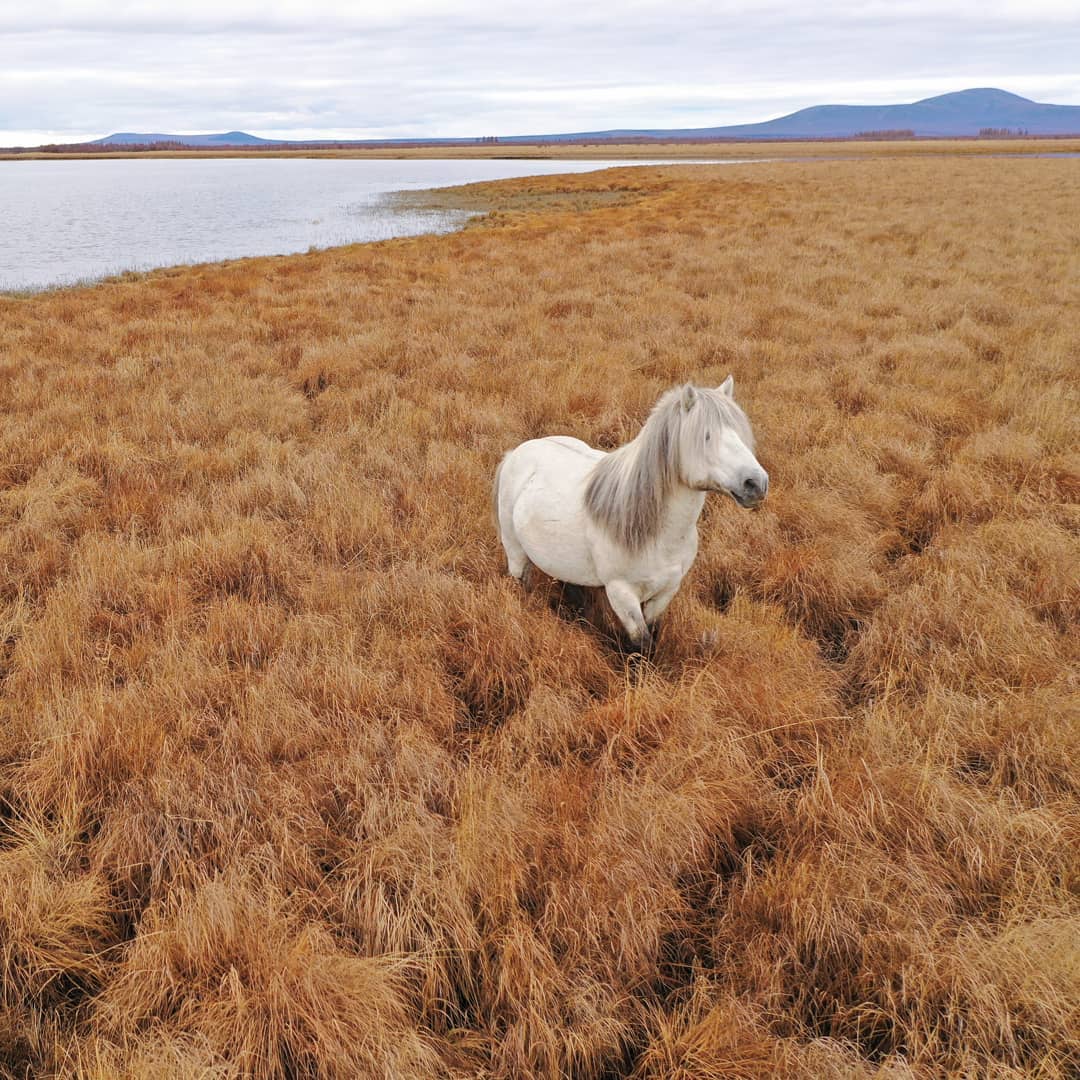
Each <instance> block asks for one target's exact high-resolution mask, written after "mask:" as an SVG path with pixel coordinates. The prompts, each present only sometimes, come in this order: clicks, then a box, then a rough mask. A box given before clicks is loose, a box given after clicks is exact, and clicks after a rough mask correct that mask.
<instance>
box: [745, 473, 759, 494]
mask: <svg viewBox="0 0 1080 1080" xmlns="http://www.w3.org/2000/svg"><path fill="white" fill-rule="evenodd" d="M760 490H761V488H760V487H758V482H757V481H756V480H755V479H754V478H753V477H752V476H751V477H748V478H747V479H746V480H744V481H743V491H745V492H746V494H747V495H756V494H757V493H758V492H759V491H760Z"/></svg>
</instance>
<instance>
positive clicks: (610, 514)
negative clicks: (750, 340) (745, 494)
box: [585, 387, 754, 551]
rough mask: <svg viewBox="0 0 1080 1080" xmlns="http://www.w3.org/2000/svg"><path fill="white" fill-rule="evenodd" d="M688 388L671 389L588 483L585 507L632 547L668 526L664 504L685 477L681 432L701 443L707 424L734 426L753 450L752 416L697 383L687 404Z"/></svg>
mask: <svg viewBox="0 0 1080 1080" xmlns="http://www.w3.org/2000/svg"><path fill="white" fill-rule="evenodd" d="M685 392H686V388H684V387H675V388H674V389H672V390H668V391H667V393H665V394H664V395H663V396H662V397H661V398H660V400H659V401H657V403H656V405H654V406H653V410H652V412H651V413H650V414H649V418H648V420H646V421H645V426H644V427H643V428H642V429H641V431H640V432H638V435H637V437H636V438H635V439H632V440H631V441H630V442H628V443H626V445H625V446H621V447H619V449H618V450H613V451H612V452H611V453H610V454H608V455H607V456H606V457H603V458H601V459H600V461H598V462H597V463H596V466H595V467H594V468H593V470H592V473H591V474H590V476H589V482H588V484H587V485H586V487H585V510H586V512H587V513H588V515H589V517H591V518H592V520H593V521H595V522H596V524H598V525H599V526H600V527H601V528H603V529H604V530H605V531H606V532H607V533H608V535H609V536H611V538H612V539H614V540H616V541H618V543H620V544H621V545H622V546H623V547H624V548H626V549H627V550H628V551H640V550H641V549H642V548H643V547H645V546H646V545H647V544H648V543H649V542H650V541H651V540H653V539H654V538H655V537H656V535H657V533H659V531H660V528H661V526H662V524H663V513H664V506H665V504H666V503H667V500H668V496H669V495H670V494H671V491H672V489H673V488H674V487H675V485H676V484H678V483H679V482H680V480H681V477H682V463H681V462H680V461H679V460H678V458H679V447H680V445H681V435H682V432H683V430H684V428H685V427H686V426H687V425H690V426H691V427H692V431H691V434H692V436H693V437H694V438H695V439H696V441H697V443H702V442H703V441H704V438H705V428H706V425H707V424H708V423H709V422H710V421H711V423H712V425H713V426H716V425H717V424H719V425H722V426H723V425H726V426H731V427H734V428H735V429H736V430H737V431H738V433H739V435H740V437H741V438H742V439H743V441H744V442H745V443H746V444H747V446H749V447H750V449H751V450H752V449H753V444H754V443H753V434H752V433H751V430H750V423H749V421H748V420H747V419H746V414H745V413H744V412H743V411H742V409H740V408H739V406H738V405H736V404H735V401H734V399H733V398H731V397H729V396H728V395H727V394H725V393H722V392H721V391H719V390H710V389H706V388H704V387H695V388H694V393H695V395H696V396H695V400H694V405H693V407H692V408H691V409H690V410H689V411H687V410H686V409H684V408H683V405H682V401H683V394H684V393H685Z"/></svg>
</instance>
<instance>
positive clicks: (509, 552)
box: [499, 513, 532, 581]
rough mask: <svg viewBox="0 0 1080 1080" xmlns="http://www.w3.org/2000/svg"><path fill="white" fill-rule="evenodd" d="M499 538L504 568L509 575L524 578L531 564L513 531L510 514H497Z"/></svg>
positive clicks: (520, 579) (522, 579)
mask: <svg viewBox="0 0 1080 1080" xmlns="http://www.w3.org/2000/svg"><path fill="white" fill-rule="evenodd" d="M499 539H500V540H502V546H503V551H505V552H506V569H507V571H508V572H509V574H510V576H511V577H516V578H517V579H518V581H524V580H525V572H526V571H527V570H528V568H529V567H530V566H531V565H532V563H530V562H529V556H528V555H526V554H525V549H524V548H523V547H522V546H521V544H520V542H519V541H518V538H517V533H515V532H514V522H513V518H512V516H511V515H510V514H505V515H504V514H502V513H500V514H499Z"/></svg>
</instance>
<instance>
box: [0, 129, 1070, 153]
mask: <svg viewBox="0 0 1080 1080" xmlns="http://www.w3.org/2000/svg"><path fill="white" fill-rule="evenodd" d="M1078 134H1080V133H1077V134H1072V135H1070V134H1065V133H1062V134H1057V135H1040V134H1034V135H1033V134H1032V133H1031V132H1030V131H1028V129H1027V128H992V127H987V128H981V129H980V130H979V134H978V135H917V134H916V133H915V131H914V130H913V129H912V128H883V129H881V130H871V131H857V132H855V133H854V134H853V135H774V136H769V137H761V136H758V137H751V138H747V137H746V136H741V137H740V136H730V135H726V136H725V135H615V136H610V137H602V136H593V137H591V138H580V139H560V138H547V139H545V138H542V137H541V138H535V139H521V138H510V139H506V138H500V137H499V136H497V135H485V136H482V137H480V138H474V139H432V140H425V139H416V140H409V141H406V140H388V141H386V142H348V141H325V142H317V141H315V142H261V143H255V144H250V143H249V144H244V143H209V144H202V145H192V144H190V143H183V142H177V141H175V140H171V139H169V140H161V141H159V142H152V143H97V142H92V143H48V144H47V145H45V146H6V147H0V153H5V154H95V155H103V154H145V153H155V152H156V153H161V152H171V153H177V152H182V153H220V152H222V151H226V152H228V153H230V154H236V153H245V154H256V155H257V154H260V153H281V152H282V151H283V150H291V151H299V152H303V151H313V150H339V151H342V150H344V151H347V150H432V149H436V148H449V147H466V146H491V145H499V144H501V145H503V146H506V147H507V148H508V149H514V148H519V147H525V146H550V147H558V146H633V145H672V144H685V145H713V144H717V143H746V142H753V143H792V142H797V143H834V142H856V141H863V140H867V141H868V140H879V141H881V140H889V139H913V140H917V141H919V142H934V141H941V140H944V141H948V142H971V141H973V140H976V139H1016V138H1027V139H1043V140H1047V139H1048V140H1054V139H1074V138H1077V135H1078Z"/></svg>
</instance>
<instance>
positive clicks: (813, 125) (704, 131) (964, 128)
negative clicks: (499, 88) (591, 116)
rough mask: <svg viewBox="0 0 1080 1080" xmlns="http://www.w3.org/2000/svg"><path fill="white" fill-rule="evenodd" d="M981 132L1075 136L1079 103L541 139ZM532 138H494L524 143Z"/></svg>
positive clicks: (843, 112)
mask: <svg viewBox="0 0 1080 1080" xmlns="http://www.w3.org/2000/svg"><path fill="white" fill-rule="evenodd" d="M986 128H993V129H995V130H1003V129H1007V130H1009V131H1014V132H1015V131H1024V132H1027V133H1028V134H1029V135H1077V134H1080V105H1044V104H1042V103H1040V102H1037V101H1029V100H1028V99H1027V98H1024V97H1020V96H1019V95H1018V94H1010V93H1008V92H1007V91H1005V90H995V89H993V88H983V89H975V90H959V91H957V92H956V93H953V94H941V95H940V96H939V97H931V98H925V99H924V100H922V101H915V102H912V103H911V104H910V105H815V106H813V107H811V108H809V109H800V110H799V111H798V112H793V113H790V114H789V115H787V116H781V117H778V118H777V119H776V120H766V121H764V122H763V123H760V124H731V125H728V126H726V127H707V128H676V129H660V128H641V129H625V130H614V131H591V132H577V133H576V134H572V135H547V136H542V138H546V139H558V140H579V139H590V138H600V139H617V138H650V139H657V138H661V139H662V138H669V139H670V138H675V139H710V138H712V139H844V138H851V137H852V136H854V135H859V134H861V133H863V132H868V131H911V132H913V133H914V134H915V135H923V136H927V135H930V136H934V135H936V136H964V135H978V134H979V132H980V131H983V130H985V129H986ZM535 138H536V136H521V137H519V138H511V139H500V140H499V141H500V142H518V141H520V142H528V141H532V140H534V139H535Z"/></svg>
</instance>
